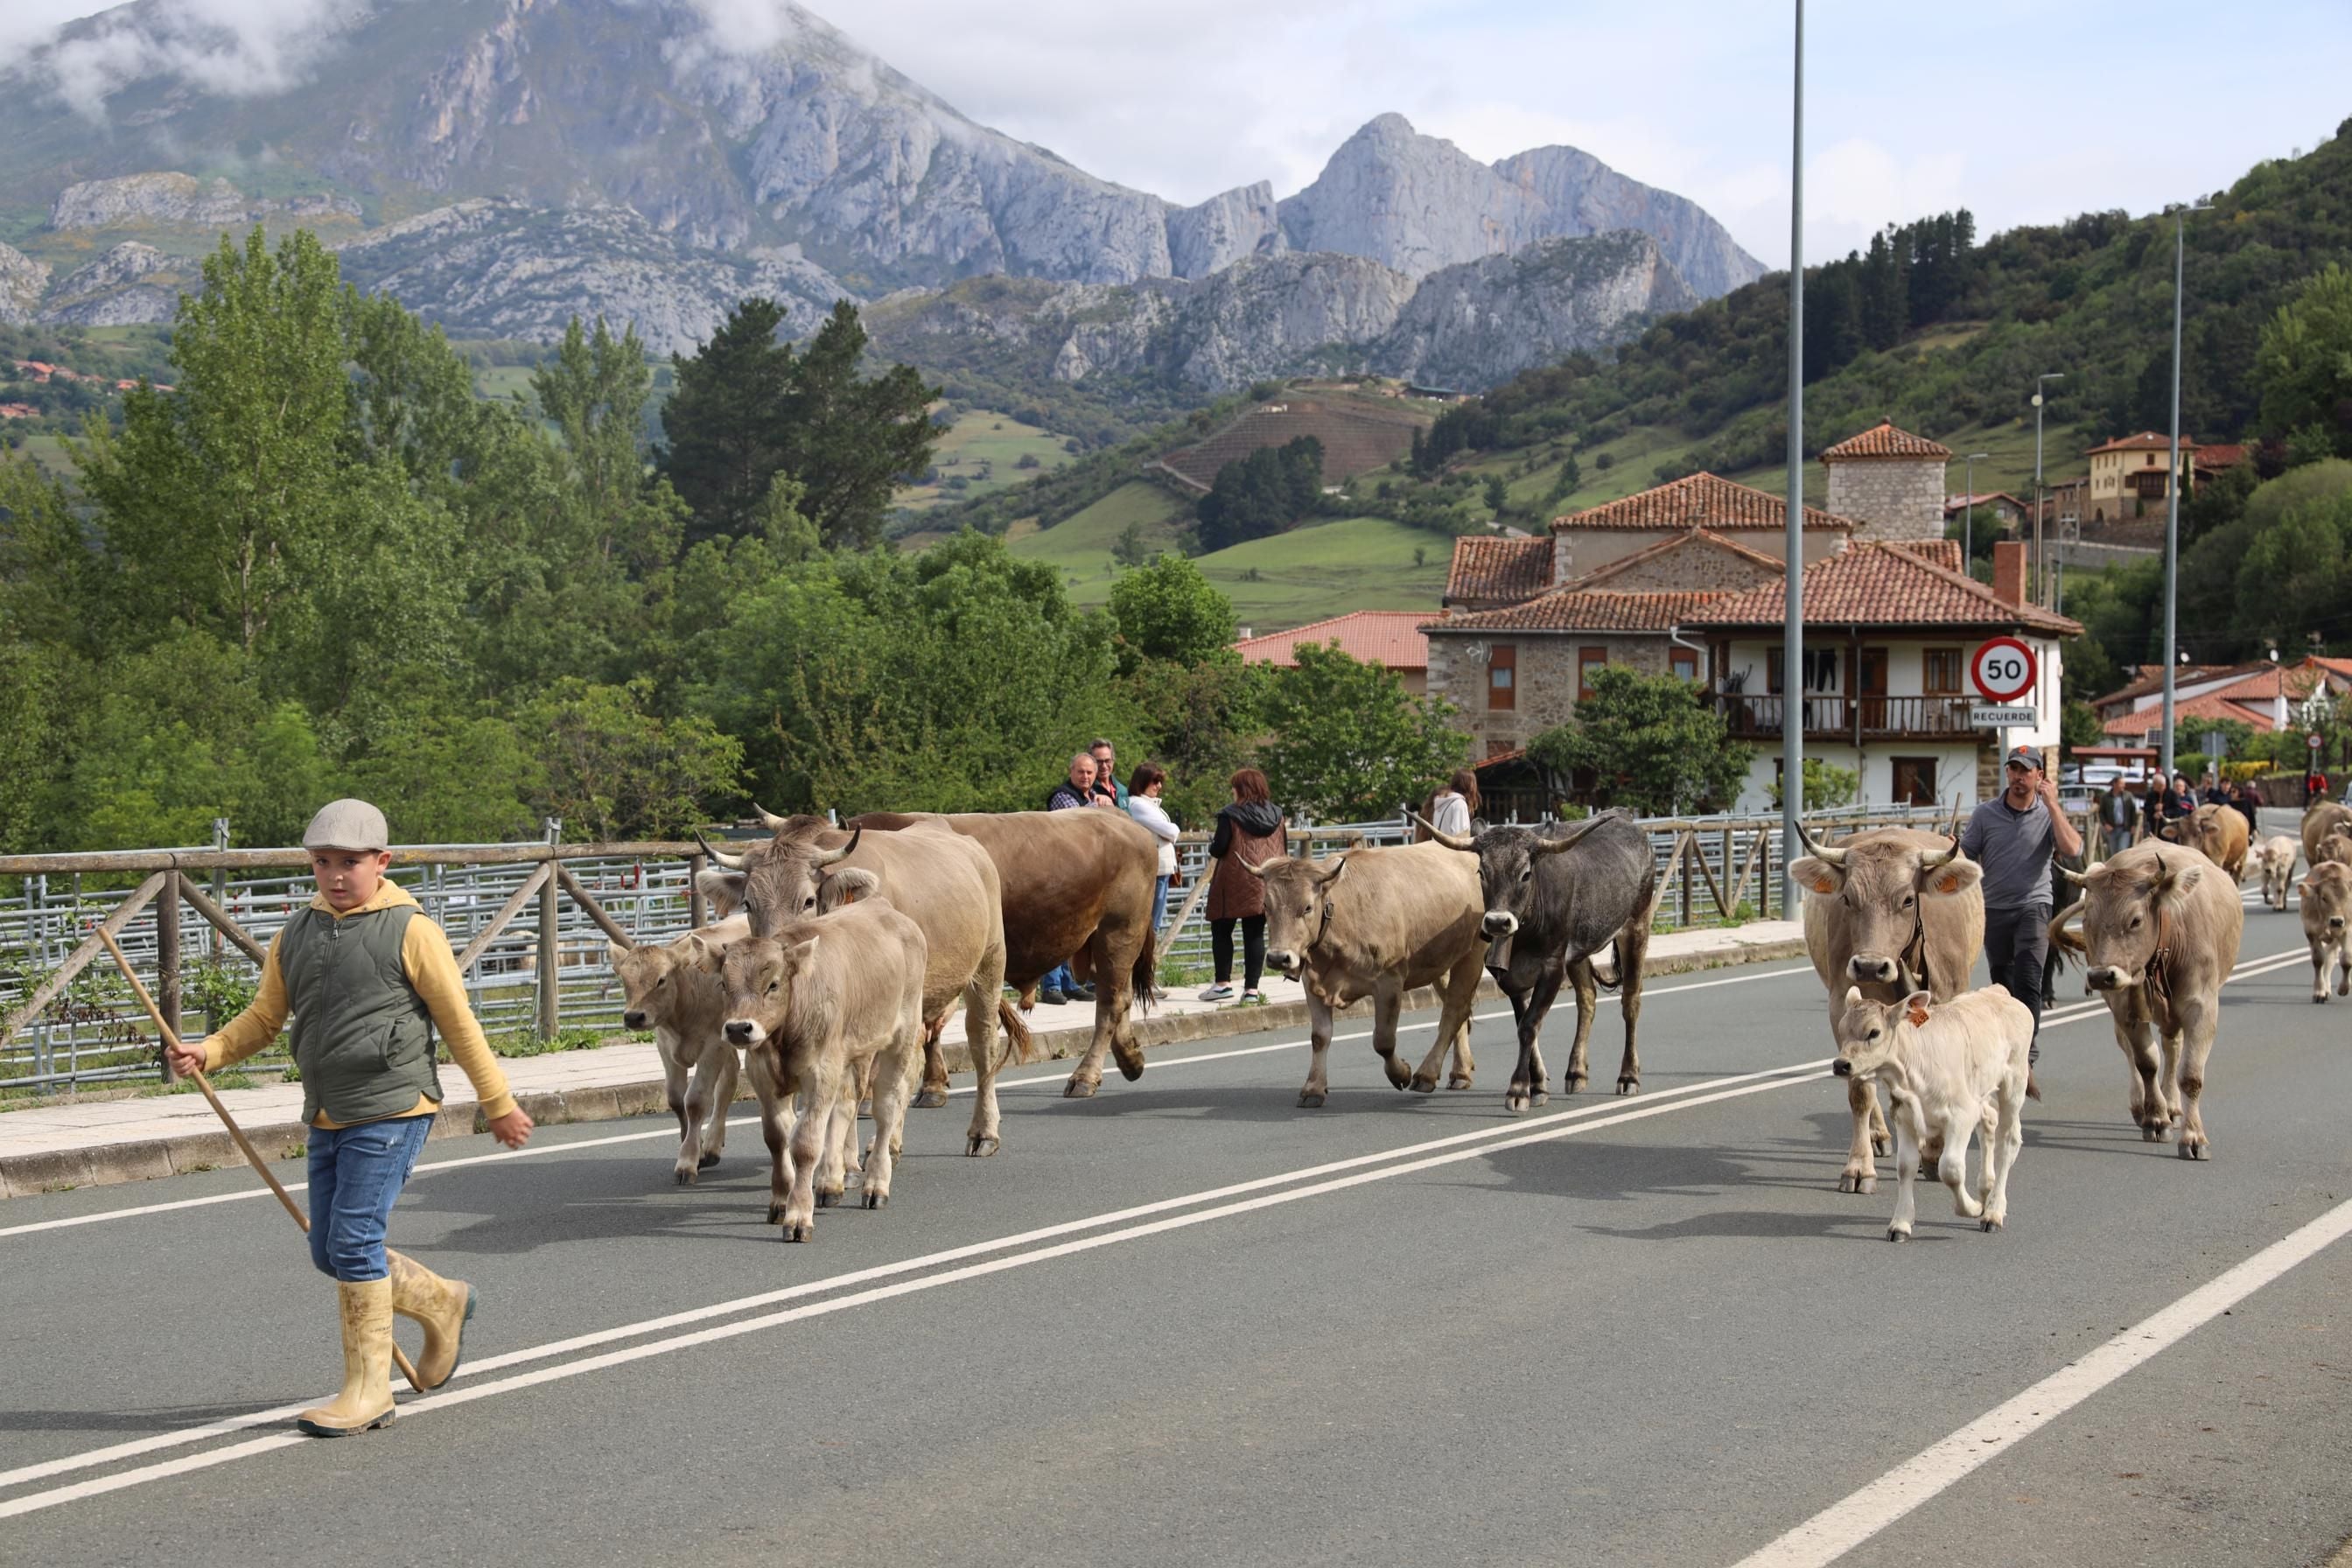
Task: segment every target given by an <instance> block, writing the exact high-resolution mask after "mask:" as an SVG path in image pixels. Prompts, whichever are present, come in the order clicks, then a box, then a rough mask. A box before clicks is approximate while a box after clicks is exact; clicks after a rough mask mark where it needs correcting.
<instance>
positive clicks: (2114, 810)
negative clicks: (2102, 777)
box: [2099, 773, 2140, 855]
mask: <svg viewBox="0 0 2352 1568" xmlns="http://www.w3.org/2000/svg"><path fill="white" fill-rule="evenodd" d="M2139 811H2140V805H2139V802H2137V801H2136V800H2134V799H2133V798H2132V797H2131V791H2129V790H2127V789H2126V788H2125V787H2124V781H2123V776H2122V775H2121V774H2120V773H2119V774H2117V775H2116V779H2115V782H2114V783H2112V784H2108V785H2107V793H2106V795H2105V797H2104V798H2103V799H2101V800H2100V802H2099V820H2100V821H2101V822H2102V823H2104V824H2105V826H2106V829H2107V853H2108V854H2110V855H2113V854H2115V853H2116V851H2118V850H2122V849H2128V848H2130V847H2131V845H2132V829H2133V828H2135V827H2137V826H2139Z"/></svg>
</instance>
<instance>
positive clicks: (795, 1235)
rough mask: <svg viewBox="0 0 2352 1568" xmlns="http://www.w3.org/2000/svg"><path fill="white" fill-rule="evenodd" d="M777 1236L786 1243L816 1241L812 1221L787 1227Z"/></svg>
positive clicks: (814, 1226)
mask: <svg viewBox="0 0 2352 1568" xmlns="http://www.w3.org/2000/svg"><path fill="white" fill-rule="evenodd" d="M777 1234H779V1235H780V1236H782V1237H783V1238H784V1239H785V1240H786V1241H814V1240H815V1239H816V1225H815V1222H814V1221H810V1222H807V1223H805V1224H802V1225H788V1226H784V1228H783V1229H782V1231H780V1232H778V1233H777Z"/></svg>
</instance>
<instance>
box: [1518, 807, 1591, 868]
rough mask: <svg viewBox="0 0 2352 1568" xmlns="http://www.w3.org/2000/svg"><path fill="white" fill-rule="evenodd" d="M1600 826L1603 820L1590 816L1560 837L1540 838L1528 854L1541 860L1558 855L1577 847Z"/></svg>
mask: <svg viewBox="0 0 2352 1568" xmlns="http://www.w3.org/2000/svg"><path fill="white" fill-rule="evenodd" d="M1598 826H1601V818H1599V817H1597V816H1588V817H1586V818H1585V819H1584V820H1583V821H1582V822H1580V823H1578V824H1577V825H1576V826H1573V827H1571V828H1570V829H1569V830H1568V832H1567V833H1566V834H1564V835H1562V836H1561V837H1558V838H1539V839H1538V840H1536V842H1535V844H1534V845H1533V846H1532V847H1529V849H1528V856H1529V858H1542V857H1544V856H1546V855H1558V854H1559V853H1560V852H1561V851H1562V850H1567V849H1573V848H1575V847H1576V846H1577V845H1578V843H1579V842H1580V841H1581V840H1582V839H1583V837H1584V836H1585V835H1586V834H1588V833H1590V832H1591V831H1592V830H1593V829H1594V828H1596V827H1598Z"/></svg>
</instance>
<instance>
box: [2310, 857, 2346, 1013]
mask: <svg viewBox="0 0 2352 1568" xmlns="http://www.w3.org/2000/svg"><path fill="white" fill-rule="evenodd" d="M2303 936H2304V940H2305V942H2309V943H2311V999H2312V1000H2313V1001H2315V1002H2325V1001H2326V1000H2327V972H2328V970H2329V969H2330V968H2335V970H2336V994H2337V995H2338V996H2352V864H2347V863H2346V862H2344V861H2342V860H2322V861H2321V862H2320V863H2319V864H2318V865H2316V866H2314V867H2313V868H2311V869H2310V870H2309V871H2308V872H2306V873H2305V875H2304V879H2303Z"/></svg>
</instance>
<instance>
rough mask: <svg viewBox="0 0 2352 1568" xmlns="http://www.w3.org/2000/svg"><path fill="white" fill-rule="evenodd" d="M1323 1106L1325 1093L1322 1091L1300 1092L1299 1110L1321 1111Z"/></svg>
mask: <svg viewBox="0 0 2352 1568" xmlns="http://www.w3.org/2000/svg"><path fill="white" fill-rule="evenodd" d="M1322 1104H1323V1091H1322V1090H1321V1089H1300V1090H1299V1091H1298V1109H1299V1110H1319V1109H1320V1108H1321V1107H1322Z"/></svg>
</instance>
